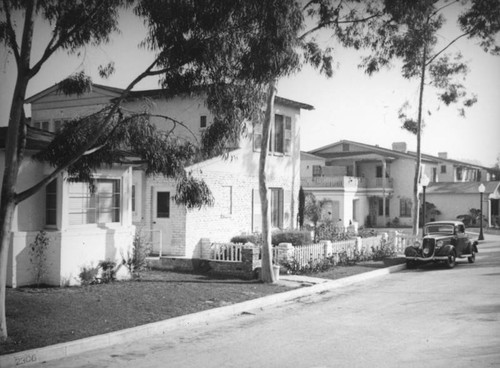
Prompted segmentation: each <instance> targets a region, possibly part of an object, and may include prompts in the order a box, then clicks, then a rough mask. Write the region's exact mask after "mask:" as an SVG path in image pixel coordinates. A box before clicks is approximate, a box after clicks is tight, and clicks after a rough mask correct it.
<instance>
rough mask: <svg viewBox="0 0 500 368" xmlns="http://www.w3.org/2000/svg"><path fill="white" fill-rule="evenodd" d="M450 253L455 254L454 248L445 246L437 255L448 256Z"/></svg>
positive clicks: (448, 245) (449, 245)
mask: <svg viewBox="0 0 500 368" xmlns="http://www.w3.org/2000/svg"><path fill="white" fill-rule="evenodd" d="M451 252H455V253H456V251H455V246H453V245H452V244H446V245H444V246H443V247H442V248H441V249H440V250H439V254H440V255H443V256H449V255H450V253H451Z"/></svg>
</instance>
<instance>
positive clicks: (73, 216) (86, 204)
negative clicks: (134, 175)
mask: <svg viewBox="0 0 500 368" xmlns="http://www.w3.org/2000/svg"><path fill="white" fill-rule="evenodd" d="M120 203H121V195H120V180H118V179H97V180H96V181H95V191H94V192H93V193H92V192H91V191H90V189H89V185H88V184H87V183H82V182H76V183H70V184H69V225H84V224H102V223H112V222H120Z"/></svg>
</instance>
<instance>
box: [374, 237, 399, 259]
mask: <svg viewBox="0 0 500 368" xmlns="http://www.w3.org/2000/svg"><path fill="white" fill-rule="evenodd" d="M395 255H396V251H395V250H394V247H393V242H392V241H387V240H384V239H381V240H380V245H379V246H378V247H372V259H373V260H374V261H382V260H384V259H386V258H391V257H394V256H395Z"/></svg>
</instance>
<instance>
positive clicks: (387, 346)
mask: <svg viewBox="0 0 500 368" xmlns="http://www.w3.org/2000/svg"><path fill="white" fill-rule="evenodd" d="M486 238H487V240H486V241H485V242H482V244H480V247H479V251H480V253H479V254H478V256H477V258H476V263H474V264H469V263H467V260H461V261H459V263H458V265H457V266H456V267H455V268H454V269H451V270H447V269H445V268H444V267H442V266H439V265H427V266H425V267H422V268H419V269H417V270H405V271H402V272H399V273H394V274H390V275H387V276H383V277H379V278H376V279H373V280H369V281H367V282H365V283H362V284H357V285H351V286H347V287H344V288H340V289H336V290H333V291H329V292H325V293H323V294H321V295H314V296H311V297H306V298H301V299H299V300H296V301H294V302H291V303H288V304H286V305H282V306H280V307H276V308H269V309H266V310H252V311H248V313H244V314H242V315H241V316H239V317H236V318H234V319H233V320H231V321H225V322H218V323H210V321H207V324H206V325H205V326H202V327H199V326H198V327H196V328H190V329H183V330H178V331H175V332H173V333H171V334H169V335H168V336H158V337H155V338H149V339H145V340H142V341H138V342H134V343H129V344H126V345H118V346H115V347H112V348H107V349H103V350H98V351H93V352H89V353H84V354H81V355H77V356H72V357H69V358H67V359H64V360H59V361H51V362H49V363H47V364H40V365H38V366H40V367H48V366H50V367H67V368H70V367H86V368H94V367H137V368H141V367H214V368H215V367H217V368H220V367H242V368H243V367H316V368H318V367H423V366H424V367H426V368H429V367H497V366H500V349H499V347H500V322H499V321H500V282H499V281H500V237H499V236H492V235H487V236H486Z"/></svg>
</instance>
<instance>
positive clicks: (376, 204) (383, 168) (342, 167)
mask: <svg viewBox="0 0 500 368" xmlns="http://www.w3.org/2000/svg"><path fill="white" fill-rule="evenodd" d="M415 158H416V154H415V153H414V152H410V151H408V150H407V147H406V143H404V142H395V143H393V145H392V149H387V148H383V147H379V146H372V145H368V144H363V143H359V142H353V141H347V140H343V141H339V142H336V143H333V144H330V145H327V146H324V147H320V148H317V149H314V150H312V151H309V152H308V153H305V152H302V154H301V183H302V187H303V188H304V190H305V191H306V192H310V193H313V194H314V195H315V196H316V197H317V198H318V199H326V200H327V204H326V207H328V208H327V210H326V211H324V213H326V214H327V215H328V216H330V220H332V221H338V220H339V219H341V220H342V223H343V224H344V226H347V225H349V223H350V222H357V223H358V224H359V225H364V226H385V225H387V224H388V223H390V222H393V221H394V219H395V218H397V221H398V223H399V224H401V225H408V226H410V225H411V212H412V211H411V208H412V197H413V180H414V175H415V162H416V160H415ZM421 164H422V174H423V175H425V176H426V177H427V178H429V182H430V183H429V184H428V186H427V187H426V190H427V194H428V197H426V202H430V203H433V204H434V205H435V206H436V208H437V209H438V210H439V211H440V215H439V216H437V215H436V217H434V219H450V218H451V219H455V218H456V216H457V215H460V214H463V213H467V212H468V211H469V208H474V207H475V208H479V193H477V192H476V194H477V195H476V197H475V198H473V197H472V196H465V197H464V196H463V194H465V191H462V190H461V189H460V188H461V186H460V185H462V186H463V185H464V183H469V186H470V183H476V184H474V185H476V187H477V186H478V185H479V184H480V182H481V181H482V182H487V181H488V180H489V173H488V168H486V167H482V166H479V165H474V164H470V163H466V162H462V161H458V160H451V159H449V158H448V157H447V154H446V153H439V154H438V156H432V155H427V154H422V163H421ZM444 183H454V185H455V186H454V187H453V185H452V186H451V187H450V186H449V185H448V184H447V186H446V188H452V189H451V190H452V192H453V194H455V195H457V196H458V198H459V200H458V201H454V206H451V203H450V201H449V199H450V197H449V196H448V197H446V196H444V193H443V190H441V191H439V190H437V189H436V190H435V189H434V188H440V187H442V186H443V184H444ZM495 183H496V184H495ZM467 192H470V189H468V190H467ZM495 193H500V192H498V182H491V183H490V184H489V185H487V186H486V192H485V198H489V203H487V205H488V207H485V214H489V216H490V218H492V217H494V216H495V214H496V215H498V199H495V197H494V196H495ZM469 194H470V193H469ZM496 195H498V194H496ZM466 198H468V200H466ZM474 204H475V206H473V205H474ZM469 206H470V207H469ZM429 219H430V218H429ZM429 219H428V220H429Z"/></svg>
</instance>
